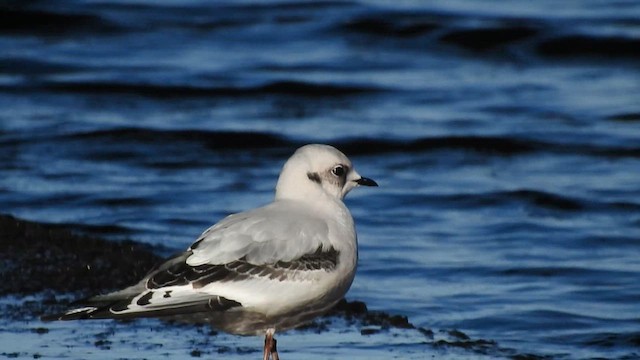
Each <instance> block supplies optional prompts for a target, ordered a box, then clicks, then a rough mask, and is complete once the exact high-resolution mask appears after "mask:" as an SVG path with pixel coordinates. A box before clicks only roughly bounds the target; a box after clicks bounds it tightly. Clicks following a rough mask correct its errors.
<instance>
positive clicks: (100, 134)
mask: <svg viewBox="0 0 640 360" xmlns="http://www.w3.org/2000/svg"><path fill="white" fill-rule="evenodd" d="M97 140H99V141H97ZM42 141H54V142H55V141H91V142H92V144H93V145H95V144H96V143H100V144H102V145H104V144H109V143H121V142H123V141H127V142H129V143H131V144H135V143H140V144H158V145H162V146H168V145H170V144H171V143H182V144H184V143H195V144H201V145H203V146H205V147H206V148H208V149H210V150H224V149H238V150H243V149H247V150H250V149H273V150H279V151H278V153H280V152H281V151H282V152H288V151H291V149H295V148H296V147H299V146H302V145H304V144H307V143H311V142H316V141H314V140H312V139H304V138H295V139H294V138H290V137H287V136H284V135H280V134H276V133H271V132H261V131H224V130H189V129H187V130H165V129H151V128H137V127H121V128H112V129H105V130H94V131H87V132H74V133H64V134H58V135H51V134H42V135H39V136H20V137H14V138H10V137H5V138H4V139H2V140H1V141H0V146H2V145H8V146H10V145H15V144H20V143H29V142H42ZM325 142H327V143H329V144H331V145H334V146H336V147H337V148H339V149H340V150H342V151H343V152H344V153H346V154H348V155H377V154H393V153H403V154H410V153H414V154H416V153H429V152H437V151H462V152H469V153H477V154H481V155H489V156H502V157H508V156H520V155H529V154H537V153H539V154H563V155H577V156H598V157H606V158H627V157H632V158H640V147H624V146H620V147H615V146H606V145H594V144H560V143H556V142H553V141H542V140H536V139H525V138H517V137H507V136H505V137H502V136H476V135H471V136H441V137H423V138H416V139H398V138H396V139H382V138H342V139H340V138H338V139H335V140H328V141H325ZM93 145H92V146H93ZM507 196H510V197H515V198H520V199H528V200H529V201H532V202H535V203H539V204H547V205H549V206H551V207H554V208H558V209H572V208H575V207H580V206H582V205H580V204H577V203H575V202H573V201H571V200H567V199H562V198H557V197H556V196H555V195H553V194H545V193H537V192H530V191H528V190H519V191H517V192H514V193H510V194H507ZM622 205H624V204H622Z"/></svg>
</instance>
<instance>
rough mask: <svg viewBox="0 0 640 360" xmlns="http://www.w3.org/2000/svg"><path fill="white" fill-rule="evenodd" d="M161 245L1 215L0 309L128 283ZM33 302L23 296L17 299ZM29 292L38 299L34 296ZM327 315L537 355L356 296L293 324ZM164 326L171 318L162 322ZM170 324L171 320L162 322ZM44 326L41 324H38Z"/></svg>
mask: <svg viewBox="0 0 640 360" xmlns="http://www.w3.org/2000/svg"><path fill="white" fill-rule="evenodd" d="M166 252H167V249H162V248H158V247H153V246H150V245H146V244H140V243H137V242H134V241H131V240H124V241H109V240H105V239H101V238H98V237H94V236H89V235H81V234H77V233H76V232H74V231H73V230H71V229H69V227H68V226H64V225H51V224H42V223H37V222H32V221H26V220H21V219H18V218H15V217H13V216H11V215H3V214H0V273H2V274H8V275H9V276H4V279H3V281H2V282H0V297H6V296H13V297H15V298H16V299H18V302H17V304H15V305H12V306H10V307H6V308H5V309H3V312H4V314H5V317H6V318H9V319H14V320H21V319H22V320H24V319H34V320H35V319H39V317H40V316H42V315H44V314H47V313H53V312H58V311H61V310H63V309H65V308H66V306H68V305H69V303H70V302H72V301H73V300H77V299H79V298H82V297H86V296H91V295H95V294H100V293H106V292H109V291H112V290H116V289H119V288H122V287H125V286H128V285H132V284H134V283H135V282H137V281H138V280H139V279H140V278H141V277H143V276H144V275H145V274H146V272H147V271H148V270H149V269H151V268H152V267H153V266H154V265H155V264H157V263H158V262H160V261H162V259H163V257H162V256H160V255H158V254H159V253H166ZM26 297H29V298H30V299H31V300H28V301H23V302H21V301H20V300H19V299H20V298H26ZM33 297H35V298H36V299H41V300H32V299H33ZM333 318H341V319H344V320H345V321H346V323H347V324H350V325H355V326H357V327H358V328H360V333H361V334H362V335H363V336H367V335H372V334H376V333H380V332H384V331H388V330H389V329H392V328H395V329H407V330H410V331H418V332H420V333H421V334H423V335H424V337H425V341H424V344H425V345H430V346H432V347H434V348H440V349H442V348H459V349H465V350H468V351H472V352H477V353H482V354H494V355H496V356H507V357H511V358H518V359H538V358H540V357H538V356H536V355H530V354H525V355H523V354H517V355H516V354H515V352H514V351H513V350H511V349H504V348H500V347H498V345H497V344H496V343H495V342H494V341H491V340H483V339H471V338H470V337H469V336H468V335H466V334H464V333H463V332H461V331H459V330H439V331H437V332H434V331H432V330H431V329H427V328H423V327H417V326H415V325H414V324H412V323H411V322H410V321H409V319H408V318H407V317H406V316H403V315H394V314H389V313H386V312H382V311H372V310H369V309H368V308H367V305H366V304H365V303H364V302H361V301H347V300H344V299H343V300H342V301H341V302H340V303H338V305H337V306H336V307H335V308H334V309H332V310H331V311H330V312H329V313H328V314H327V315H325V316H324V317H321V318H319V319H316V320H315V321H313V322H312V323H310V324H308V325H305V326H303V327H301V328H299V329H298V331H312V332H316V333H321V332H323V331H326V330H327V329H328V328H329V326H330V324H331V321H332V319H333ZM168 324H169V323H168ZM168 326H170V325H168ZM38 329H41V330H42V331H46V330H47V329H46V327H42V328H38Z"/></svg>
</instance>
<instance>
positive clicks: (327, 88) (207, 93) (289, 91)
mask: <svg viewBox="0 0 640 360" xmlns="http://www.w3.org/2000/svg"><path fill="white" fill-rule="evenodd" d="M41 87H42V88H43V89H46V90H50V91H63V92H71V93H82V94H113V95H125V94H133V95H139V96H145V97H152V98H163V99H166V98H169V99H178V98H194V97H242V96H260V95H290V96H302V97H338V96H348V95H359V94H364V93H373V92H378V91H382V89H378V88H374V87H368V86H359V85H343V84H329V83H326V84H320V83H310V82H302V81H275V82H270V83H266V84H262V85H256V86H245V87H242V86H218V87H216V86H210V87H204V86H203V87H198V86H190V85H175V86H172V85H154V84H133V83H124V82H90V81H89V82H49V83H44V84H42V85H41Z"/></svg>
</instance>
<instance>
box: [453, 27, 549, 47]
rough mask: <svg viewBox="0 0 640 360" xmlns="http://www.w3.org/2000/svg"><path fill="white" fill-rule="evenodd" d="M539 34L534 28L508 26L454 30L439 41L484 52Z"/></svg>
mask: <svg viewBox="0 0 640 360" xmlns="http://www.w3.org/2000/svg"><path fill="white" fill-rule="evenodd" d="M538 34H539V31H538V30H537V29H536V28H534V27H529V26H522V25H516V26H508V27H488V28H479V29H461V30H454V31H451V32H449V33H446V34H444V35H443V36H442V37H441V38H440V41H442V42H444V43H449V44H454V45H457V46H460V47H462V48H464V49H467V50H471V51H486V50H492V49H495V48H498V47H500V46H504V45H508V44H512V43H515V42H520V41H523V40H526V39H529V38H532V37H534V36H536V35H538Z"/></svg>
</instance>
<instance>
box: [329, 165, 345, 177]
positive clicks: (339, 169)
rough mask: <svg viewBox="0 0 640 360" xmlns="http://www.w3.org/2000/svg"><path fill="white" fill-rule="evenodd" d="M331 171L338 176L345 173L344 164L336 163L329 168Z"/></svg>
mask: <svg viewBox="0 0 640 360" xmlns="http://www.w3.org/2000/svg"><path fill="white" fill-rule="evenodd" d="M331 173H333V175H335V176H338V177H340V176H342V175H344V173H345V171H344V166H342V165H337V166H336V167H334V168H333V169H331Z"/></svg>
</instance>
